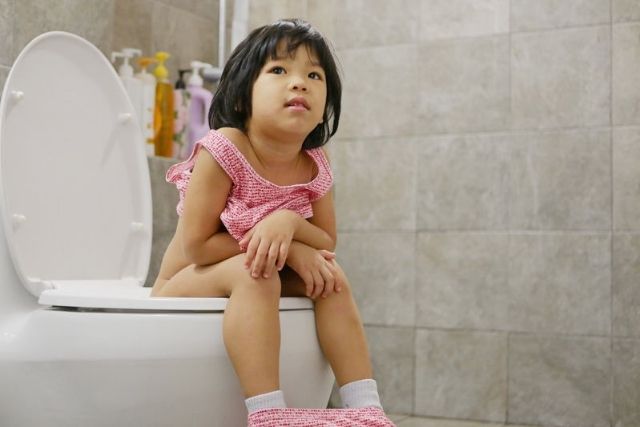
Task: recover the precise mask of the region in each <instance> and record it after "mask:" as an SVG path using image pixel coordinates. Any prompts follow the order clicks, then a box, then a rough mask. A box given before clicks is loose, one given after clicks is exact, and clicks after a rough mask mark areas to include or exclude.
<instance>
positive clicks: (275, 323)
mask: <svg viewBox="0 0 640 427" xmlns="http://www.w3.org/2000/svg"><path fill="white" fill-rule="evenodd" d="M243 261H244V254H240V255H237V256H235V257H232V258H229V259H227V260H225V261H222V262H220V263H218V264H214V265H210V266H204V267H196V266H193V265H191V266H189V267H186V268H185V269H183V270H181V271H180V272H179V273H177V274H176V275H175V276H174V277H172V278H171V279H170V280H169V281H168V282H167V283H166V284H164V286H162V288H160V289H159V292H158V293H157V296H167V297H171V296H174V297H175V296H181V297H224V296H227V297H229V302H228V303H227V307H226V309H225V313H224V320H223V337H224V343H225V346H226V349H227V353H228V355H229V358H230V359H231V362H232V364H233V367H234V369H235V371H236V374H237V376H238V379H239V380H240V384H241V385H242V389H243V391H244V394H245V396H246V397H247V398H248V397H252V396H256V395H259V394H263V393H267V392H271V391H274V390H278V389H279V388H280V385H279V384H280V382H279V366H280V364H279V357H280V317H279V312H278V304H279V299H280V278H279V277H278V275H277V274H276V275H273V276H272V277H271V278H269V279H264V278H259V279H254V278H252V277H251V275H250V274H249V273H248V271H247V270H246V269H245V268H244V264H243Z"/></svg>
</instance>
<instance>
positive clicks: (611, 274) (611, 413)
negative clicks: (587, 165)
mask: <svg viewBox="0 0 640 427" xmlns="http://www.w3.org/2000/svg"><path fill="white" fill-rule="evenodd" d="M609 19H610V24H609V153H610V155H609V174H610V175H609V179H610V182H609V185H610V191H611V193H610V194H611V199H610V203H611V221H610V226H611V231H610V234H609V236H610V237H609V239H610V240H609V251H610V253H609V425H610V426H613V425H614V422H615V414H614V404H613V400H614V386H615V384H614V375H613V317H614V316H613V296H614V289H613V282H614V272H613V270H614V252H613V251H614V244H613V242H614V236H613V230H614V229H615V226H614V220H615V217H614V182H613V180H614V173H613V167H614V161H613V156H614V140H613V139H614V136H613V135H614V132H613V125H614V122H613V108H614V107H613V48H614V44H613V0H609Z"/></svg>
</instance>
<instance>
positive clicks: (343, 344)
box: [281, 264, 372, 386]
mask: <svg viewBox="0 0 640 427" xmlns="http://www.w3.org/2000/svg"><path fill="white" fill-rule="evenodd" d="M336 268H337V270H338V274H339V275H340V280H341V281H342V283H343V286H342V291H340V292H339V293H333V294H331V295H329V296H328V297H327V298H317V299H316V300H315V301H314V302H315V316H316V329H317V333H318V340H319V341H320V346H321V347H322V351H323V352H324V355H325V357H326V358H327V360H328V361H329V364H330V365H331V368H332V369H333V373H334V375H335V376H336V380H337V382H338V385H340V386H342V385H345V384H348V383H351V382H353V381H357V380H361V379H369V378H372V369H371V362H370V360H369V351H368V349H367V342H366V338H365V334H364V328H363V326H362V321H361V320H360V314H359V313H358V308H357V306H356V303H355V301H354V300H353V295H352V294H351V288H350V286H349V283H348V282H347V279H346V277H345V275H344V272H343V271H342V269H341V268H340V267H339V266H338V265H337V264H336ZM281 277H282V294H283V296H304V295H305V286H304V282H303V281H302V279H301V278H300V276H298V275H297V274H296V273H295V272H293V271H292V270H290V269H287V268H285V269H284V270H283V272H282V275H281Z"/></svg>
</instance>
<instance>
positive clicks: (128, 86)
mask: <svg viewBox="0 0 640 427" xmlns="http://www.w3.org/2000/svg"><path fill="white" fill-rule="evenodd" d="M140 54H141V52H140V50H139V49H131V48H125V49H122V52H112V53H111V62H113V63H115V62H116V58H122V59H123V61H122V65H120V67H119V68H118V75H119V76H120V79H121V80H122V84H123V85H124V88H125V90H126V91H127V94H128V95H129V99H130V100H131V104H132V105H133V110H134V111H135V114H136V117H137V118H138V122H140V120H141V118H142V84H141V83H140V81H139V80H138V79H136V78H135V77H134V76H133V67H131V65H130V64H129V60H130V59H132V58H133V57H134V55H140Z"/></svg>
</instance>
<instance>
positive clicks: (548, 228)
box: [251, 0, 640, 427]
mask: <svg viewBox="0 0 640 427" xmlns="http://www.w3.org/2000/svg"><path fill="white" fill-rule="evenodd" d="M288 16H297V17H301V18H306V19H308V20H310V21H311V22H312V23H313V24H315V25H316V26H317V27H318V28H319V29H320V30H321V31H323V32H324V33H325V34H326V35H327V36H328V37H329V38H330V39H331V40H332V42H333V44H334V46H335V47H336V49H337V55H338V57H339V60H340V62H341V64H342V68H343V75H344V92H343V96H344V101H343V116H342V118H341V128H340V130H339V131H338V136H337V138H335V140H334V141H332V142H331V143H330V147H331V154H332V158H333V159H332V162H333V165H334V168H335V171H336V209H337V214H338V223H339V230H340V236H339V240H340V242H339V248H338V256H339V259H340V261H341V263H342V264H343V266H344V268H345V270H346V271H347V273H348V275H349V276H350V277H351V280H352V281H353V287H354V289H355V294H356V298H357V299H358V301H359V305H360V307H361V311H362V315H363V318H364V321H365V324H366V330H367V334H368V337H369V342H370V348H371V351H372V355H373V362H374V369H375V373H376V378H377V380H378V383H379V385H380V390H381V394H382V398H383V403H384V405H385V407H386V409H387V410H388V411H391V412H405V413H412V414H418V415H427V416H436V417H445V418H467V419H473V420H487V421H494V422H507V423H527V424H534V425H541V426H542V425H544V426H560V425H561V426H563V427H591V426H594V427H595V426H603V427H604V426H611V427H614V426H615V427H623V426H624V427H627V426H636V425H640V409H639V408H640V406H639V405H638V401H640V400H639V399H640V397H639V396H640V366H639V365H638V363H637V360H638V354H640V332H639V331H640V327H639V326H640V315H639V314H638V313H639V312H638V307H639V306H640V291H639V289H640V287H639V286H637V284H638V280H639V278H640V220H639V219H638V218H640V215H638V211H639V210H640V204H639V202H638V200H640V186H639V185H638V182H640V167H639V166H638V165H640V148H639V147H640V79H639V77H638V70H639V69H640V2H638V1H636V0H578V1H572V2H566V1H563V0H540V1H528V0H478V1H473V2H468V1H463V0H455V1H451V0H446V1H445V0H379V1H378V0H368V1H366V0H299V1H290V0H253V1H252V8H251V23H252V26H253V27H255V26H258V25H261V24H264V23H267V22H271V21H273V20H275V19H277V18H280V17H288Z"/></svg>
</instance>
